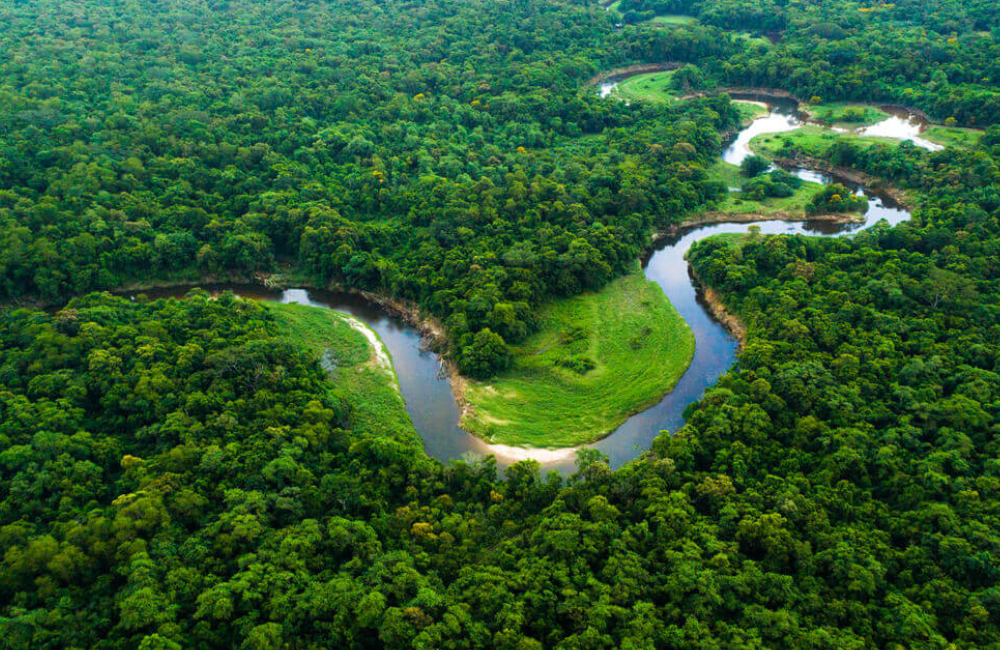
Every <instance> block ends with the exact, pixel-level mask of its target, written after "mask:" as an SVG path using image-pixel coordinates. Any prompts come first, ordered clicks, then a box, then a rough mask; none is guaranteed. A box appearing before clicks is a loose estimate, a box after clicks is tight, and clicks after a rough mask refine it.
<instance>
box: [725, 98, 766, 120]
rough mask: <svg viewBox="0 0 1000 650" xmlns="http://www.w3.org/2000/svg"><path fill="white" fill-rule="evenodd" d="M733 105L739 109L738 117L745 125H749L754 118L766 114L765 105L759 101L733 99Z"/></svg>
mask: <svg viewBox="0 0 1000 650" xmlns="http://www.w3.org/2000/svg"><path fill="white" fill-rule="evenodd" d="M733 106H735V107H736V110H737V111H739V114H740V119H741V120H742V122H743V124H744V125H745V126H749V125H750V123H751V122H753V121H754V120H756V119H757V118H758V117H762V116H764V115H767V106H764V105H763V104H761V103H760V102H749V101H744V100H741V99H734V100H733Z"/></svg>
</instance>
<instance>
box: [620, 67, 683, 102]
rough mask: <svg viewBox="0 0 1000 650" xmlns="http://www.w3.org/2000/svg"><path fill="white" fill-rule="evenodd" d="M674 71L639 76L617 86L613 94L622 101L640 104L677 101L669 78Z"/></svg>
mask: <svg viewBox="0 0 1000 650" xmlns="http://www.w3.org/2000/svg"><path fill="white" fill-rule="evenodd" d="M674 72H676V71H675V70H664V71H662V72H649V73H646V74H639V75H636V76H634V77H629V78H628V79H626V80H624V81H622V82H621V83H619V84H618V87H617V88H616V89H615V92H616V93H617V95H618V96H619V97H621V98H622V99H628V100H630V101H640V102H656V103H660V104H669V103H671V102H675V101H677V95H676V93H675V92H674V90H673V89H672V88H671V87H670V78H671V77H673V75H674Z"/></svg>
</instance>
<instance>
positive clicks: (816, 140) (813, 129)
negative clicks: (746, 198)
mask: <svg viewBox="0 0 1000 650" xmlns="http://www.w3.org/2000/svg"><path fill="white" fill-rule="evenodd" d="M838 140H839V141H846V142H850V143H851V144H854V145H855V146H857V147H859V148H862V149H864V148H867V147H871V146H874V145H876V144H888V145H898V144H899V142H900V141H899V140H897V139H895V138H876V137H872V136H861V135H854V134H851V133H836V132H835V131H831V130H830V129H827V128H824V127H822V126H815V125H812V124H810V125H806V126H803V127H800V128H798V129H795V130H794V131H786V132H784V133H773V134H765V135H759V136H757V137H756V138H754V139H753V140H751V141H750V148H751V149H753V150H754V151H755V152H757V153H758V154H760V155H762V156H764V157H767V158H774V157H775V156H780V155H781V152H782V150H783V149H785V148H786V147H791V148H794V149H797V150H799V151H802V152H803V153H805V154H806V155H808V156H813V157H815V158H823V157H825V154H826V150H827V149H828V148H829V147H830V145H832V144H833V143H834V142H837V141H838Z"/></svg>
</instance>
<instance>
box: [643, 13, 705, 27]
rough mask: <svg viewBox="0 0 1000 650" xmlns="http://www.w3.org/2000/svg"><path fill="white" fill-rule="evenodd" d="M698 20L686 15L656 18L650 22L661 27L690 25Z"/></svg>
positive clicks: (669, 15)
mask: <svg viewBox="0 0 1000 650" xmlns="http://www.w3.org/2000/svg"><path fill="white" fill-rule="evenodd" d="M697 20H698V19H697V18H695V17H694V16H687V15H685V14H668V15H666V16H655V17H654V18H653V19H652V20H650V21H649V22H651V23H657V24H660V25H690V24H692V23H694V22H695V21H697Z"/></svg>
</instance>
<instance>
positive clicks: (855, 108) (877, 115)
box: [803, 102, 889, 128]
mask: <svg viewBox="0 0 1000 650" xmlns="http://www.w3.org/2000/svg"><path fill="white" fill-rule="evenodd" d="M803 110H804V111H805V112H806V113H808V114H809V117H810V119H813V120H816V121H817V122H823V123H824V124H829V125H831V126H838V127H844V128H858V127H864V126H871V125H872V124H877V123H878V122H881V121H883V120H885V119H888V117H889V114H888V113H886V112H885V111H883V110H881V109H879V108H876V107H874V106H869V105H867V104H851V103H846V102H829V103H824V104H812V105H807V106H804V107H803Z"/></svg>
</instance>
